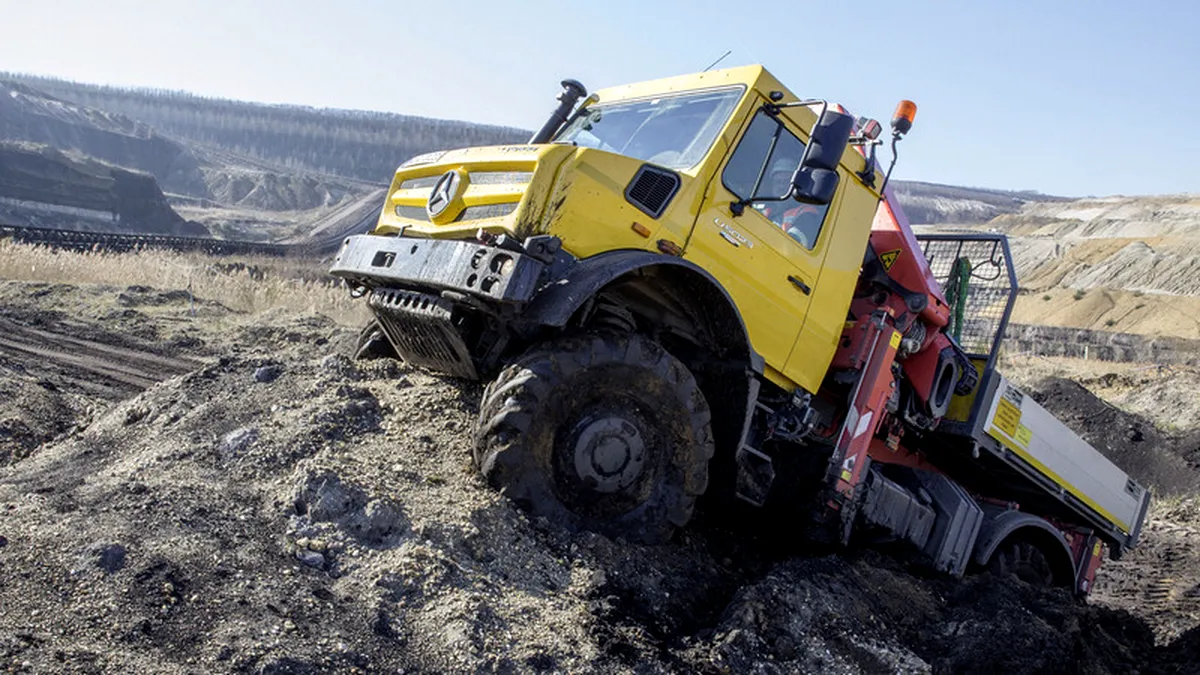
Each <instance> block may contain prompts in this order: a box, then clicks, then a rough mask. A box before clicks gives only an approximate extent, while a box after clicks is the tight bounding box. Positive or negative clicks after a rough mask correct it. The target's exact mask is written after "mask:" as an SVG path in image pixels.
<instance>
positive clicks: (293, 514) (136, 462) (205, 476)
mask: <svg viewBox="0 0 1200 675" xmlns="http://www.w3.org/2000/svg"><path fill="white" fill-rule="evenodd" d="M122 291H124V289H113V290H112V291H111V295H113V296H115V295H116V294H118V293H120V292H122ZM61 292H62V293H68V294H69V293H74V294H75V295H74V298H75V300H77V301H79V302H83V301H84V300H87V301H88V302H99V301H102V300H103V299H104V294H105V293H106V292H108V291H96V290H95V289H81V290H78V291H74V292H72V291H68V290H62V291H61ZM16 297H18V296H13V297H12V298H10V299H9V303H10V304H13V303H19V300H17V299H15V298H16ZM137 311H139V312H143V314H142V316H141V318H140V319H139V320H140V321H141V322H142V323H147V324H149V325H151V326H153V327H154V330H156V331H158V332H159V334H160V335H162V336H163V339H164V340H169V339H172V336H176V337H177V336H180V335H185V336H188V337H190V338H191V339H192V340H195V341H196V342H192V343H189V344H193V345H195V344H202V345H203V349H199V348H196V350H195V351H193V352H190V354H191V357H194V358H197V359H200V360H201V361H202V364H201V365H199V366H197V367H195V368H193V369H191V370H190V371H188V372H185V373H182V374H177V375H173V376H170V377H166V378H165V379H163V381H161V382H158V383H154V384H150V385H148V386H147V387H146V388H145V389H144V390H143V391H140V392H137V393H132V394H130V395H129V396H127V397H125V398H121V399H120V400H116V401H113V400H106V399H103V398H101V397H98V396H94V397H92V398H87V396H86V395H85V394H86V392H82V393H78V396H79V399H78V400H77V401H76V403H75V405H77V406H79V407H81V410H84V411H83V412H81V413H79V414H75V413H70V414H67V413H64V416H63V419H62V421H61V424H60V426H59V427H56V428H54V429H47V430H46V431H45V432H44V433H42V434H41V435H40V436H37V438H36V439H35V441H31V443H32V444H31V445H30V446H28V447H25V446H22V449H21V451H20V452H19V453H14V454H13V455H12V456H11V457H10V459H9V460H8V462H7V464H6V465H3V466H0V607H3V611H2V612H0V669H7V670H10V671H14V672H63V673H68V672H70V673H75V672H106V673H107V672H111V673H129V672H180V673H207V672H237V673H316V672H400V671H403V672H597V673H609V672H646V673H653V672H688V673H691V672H697V673H733V672H738V673H741V672H748V673H795V672H813V673H891V672H896V673H929V672H934V673H1130V672H1145V673H1186V672H1192V671H1193V670H1194V668H1193V664H1195V663H1196V661H1195V657H1197V656H1200V654H1198V653H1197V651H1198V649H1200V638H1197V635H1196V630H1195V629H1192V630H1190V631H1188V632H1183V631H1180V635H1179V636H1178V637H1177V638H1175V639H1173V640H1172V641H1169V642H1168V641H1166V640H1164V639H1161V638H1162V636H1161V634H1159V633H1156V630H1157V627H1156V624H1154V623H1153V617H1149V618H1148V617H1147V616H1143V615H1141V614H1139V613H1138V608H1137V605H1136V603H1134V602H1130V603H1128V604H1126V605H1122V606H1120V607H1114V606H1108V605H1105V604H1101V603H1099V602H1090V603H1084V602H1079V601H1076V600H1074V599H1072V598H1070V597H1067V596H1066V595H1065V594H1064V593H1062V592H1059V591H1052V590H1039V589H1034V588H1031V587H1029V586H1027V585H1025V584H1023V583H1022V582H1020V581H1019V580H1017V579H1015V578H992V577H990V576H986V575H983V576H976V577H971V578H969V579H967V580H966V581H961V582H960V581H954V580H950V579H946V578H943V577H940V576H936V575H931V574H926V573H923V572H922V571H921V570H920V568H918V567H911V566H910V565H909V563H907V562H905V561H903V560H901V559H899V558H896V557H891V556H889V555H886V554H884V553H881V552H876V551H865V550H864V551H859V550H854V551H843V552H840V553H832V552H829V551H817V550H813V549H811V548H808V547H807V546H806V545H804V544H803V543H801V542H802V541H803V540H802V539H801V538H800V537H799V533H798V532H793V531H790V530H789V529H788V526H787V524H786V523H781V524H777V525H776V526H775V528H774V529H772V530H770V531H769V534H763V532H762V530H761V529H759V530H758V534H756V535H753V536H751V535H748V534H746V533H745V532H744V531H742V528H738V527H731V526H730V524H729V522H728V520H722V519H717V518H714V517H712V515H713V514H711V513H704V512H702V513H701V514H700V516H699V518H698V519H697V521H696V522H695V523H694V524H693V525H692V526H689V528H687V529H686V530H685V531H683V532H682V533H681V534H680V535H679V536H678V537H677V538H676V540H675V541H673V542H672V543H670V544H668V545H664V546H656V547H652V546H641V545H634V544H630V543H628V542H623V541H620V540H614V539H610V538H608V537H604V536H601V535H597V534H591V533H578V534H572V533H567V532H563V531H561V530H557V529H554V528H550V527H548V526H546V525H545V524H544V523H540V522H537V521H535V520H531V519H530V518H528V517H527V516H526V515H525V514H524V513H522V512H521V511H520V510H519V509H517V508H515V507H514V506H513V505H512V504H511V503H510V502H509V501H508V500H507V499H506V498H504V497H503V496H502V495H499V494H497V493H495V492H494V491H492V490H489V489H487V488H486V486H484V484H483V483H482V481H481V480H480V479H479V478H478V477H477V476H476V474H475V472H474V470H473V469H472V468H471V467H470V464H469V457H470V439H471V427H472V424H473V418H474V415H475V413H476V409H477V401H478V397H479V389H478V387H475V386H471V385H463V384H462V383H460V382H456V381H453V380H450V379H446V378H440V377H436V376H433V375H430V374H427V373H424V372H421V371H419V370H416V369H413V368H410V367H408V366H406V365H404V364H401V363H397V362H393V361H387V360H384V361H375V362H351V361H349V360H348V359H346V358H345V357H344V356H342V355H341V354H344V353H346V350H347V349H348V348H349V346H350V345H351V343H352V341H353V338H354V336H355V331H354V330H352V329H348V328H343V327H339V326H337V325H334V324H333V323H332V322H331V321H329V320H327V319H324V318H323V317H320V316H315V315H290V314H287V313H282V312H275V313H271V314H269V315H265V316H256V317H249V316H236V315H232V314H230V313H227V312H221V311H218V310H216V309H214V310H212V312H210V315H209V316H207V317H192V316H191V315H190V314H189V313H188V307H187V305H186V303H184V302H179V303H176V304H171V302H165V303H164V304H163V305H159V306H156V307H155V310H154V312H150V311H149V310H145V309H144V308H139V309H138V310H137ZM101 314H102V313H101ZM86 315H87V313H86V312H85V313H82V314H76V315H74V316H73V320H75V321H84V320H85V319H84V318H80V317H81V316H86ZM14 316H15V315H14ZM14 320H15V319H14ZM104 325H105V324H104V322H103V320H100V319H97V320H96V322H95V325H94V326H93V328H95V330H94V331H93V332H92V333H89V334H88V335H89V339H92V340H94V341H101V342H102V341H103V338H102V336H103V334H104V333H103V330H101V329H102V328H103V326H104ZM50 328H53V326H51V327H50ZM47 330H49V328H48V329H47ZM122 346H123V348H131V347H130V345H129V344H128V343H123V345H122ZM5 358H6V359H8V361H6V362H5V363H6V368H7V370H0V386H8V387H14V388H15V389H14V391H19V392H21V395H22V396H23V397H24V398H26V399H27V400H28V402H29V403H28V405H29V406H32V407H33V408H35V409H38V410H41V409H43V408H47V407H54V406H56V405H57V403H56V401H55V400H53V399H47V400H46V402H45V403H38V401H39V400H40V399H38V398H37V397H35V396H34V395H33V394H34V393H35V392H36V389H34V388H35V387H43V388H44V387H45V385H43V384H41V383H39V382H38V381H36V380H33V381H31V380H27V379H21V377H20V376H19V375H20V372H19V371H20V370H21V368H22V367H24V368H26V369H30V368H33V367H34V366H35V365H36V364H34V363H31V362H23V361H21V357H19V356H11V357H10V356H7V355H6V357H5ZM41 377H42V379H46V380H47V382H48V383H49V384H50V385H51V386H54V387H58V388H59V389H60V390H61V389H63V388H65V387H69V385H70V383H69V382H66V381H63V382H55V378H56V377H59V375H55V374H54V373H53V372H50V371H47V372H46V373H44V374H43V375H42V376H41ZM26 394H28V395H26ZM13 410H17V408H13ZM21 415H22V413H20V412H14V413H12V417H13V418H21ZM710 508H711V507H710ZM1189 513H1190V512H1189ZM1189 517H1190V516H1189ZM1181 518H1182V516H1181ZM1187 522H1191V521H1187ZM1176 527H1180V528H1183V527H1185V526H1184V525H1177V526H1176ZM1186 527H1190V525H1187V526H1186ZM1151 534H1153V532H1151V533H1148V536H1150V535H1151ZM1128 579H1129V580H1130V583H1137V581H1136V578H1135V577H1134V576H1133V575H1130V576H1128ZM1181 625H1182V624H1181ZM1156 637H1158V638H1159V640H1158V643H1157V644H1156Z"/></svg>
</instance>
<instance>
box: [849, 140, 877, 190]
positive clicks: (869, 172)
mask: <svg viewBox="0 0 1200 675" xmlns="http://www.w3.org/2000/svg"><path fill="white" fill-rule="evenodd" d="M854 140H855V139H850V144H851V145H867V146H870V148H871V152H870V154H869V155H867V158H866V159H867V166H866V167H865V168H863V170H862V171H859V172H858V179H859V180H861V181H862V182H863V185H866V186H867V187H871V188H873V187H875V148H876V147H877V146H878V145H879V144H880V143H882V142H883V141H879V140H874V141H859V142H858V143H855V142H854Z"/></svg>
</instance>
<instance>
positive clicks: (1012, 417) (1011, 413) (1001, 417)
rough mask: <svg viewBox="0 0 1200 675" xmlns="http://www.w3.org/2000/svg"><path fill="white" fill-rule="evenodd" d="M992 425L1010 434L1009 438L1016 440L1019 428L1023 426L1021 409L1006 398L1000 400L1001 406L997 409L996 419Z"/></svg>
mask: <svg viewBox="0 0 1200 675" xmlns="http://www.w3.org/2000/svg"><path fill="white" fill-rule="evenodd" d="M992 424H994V425H995V426H996V428H997V429H999V430H1000V431H1003V432H1004V433H1006V434H1008V437H1009V438H1016V436H1017V426H1018V425H1020V424H1021V409H1020V408H1018V407H1017V406H1015V405H1013V404H1012V402H1011V401H1009V400H1008V399H1006V398H1002V399H1000V405H998V406H997V407H996V417H995V419H993V420H992Z"/></svg>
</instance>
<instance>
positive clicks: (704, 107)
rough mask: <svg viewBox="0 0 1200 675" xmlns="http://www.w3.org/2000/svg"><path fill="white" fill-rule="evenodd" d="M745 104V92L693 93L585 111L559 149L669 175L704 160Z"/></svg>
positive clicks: (561, 135) (569, 128) (566, 131)
mask: <svg viewBox="0 0 1200 675" xmlns="http://www.w3.org/2000/svg"><path fill="white" fill-rule="evenodd" d="M741 98H742V88H741V87H737V88H731V89H721V90H717V91H705V92H691V93H685V94H674V95H670V96H660V97H658V98H651V99H641V100H638V101H619V102H616V103H609V104H602V105H595V106H591V107H589V108H587V109H585V110H584V111H583V112H582V114H580V115H579V116H578V117H577V118H576V119H575V120H574V121H573V122H571V124H570V125H569V126H567V128H565V129H563V130H562V131H561V132H560V133H559V134H558V137H557V138H555V142H557V143H573V144H575V145H578V146H580V147H584V148H599V149H600V150H607V151H609V152H616V153H619V154H622V155H626V156H628V157H634V158H637V159H641V160H645V161H647V162H651V163H654V164H658V165H659V166H664V167H666V168H668V169H686V168H688V167H690V166H694V165H695V164H696V163H697V162H699V161H700V160H701V159H703V158H704V155H705V153H707V152H708V149H709V148H710V147H712V144H713V140H714V139H716V137H717V134H719V133H720V132H721V128H722V127H724V126H725V122H726V121H728V120H729V115H730V114H732V112H733V108H734V106H736V105H737V102H738V101H739V100H741Z"/></svg>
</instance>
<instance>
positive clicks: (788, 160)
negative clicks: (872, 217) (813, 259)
mask: <svg viewBox="0 0 1200 675" xmlns="http://www.w3.org/2000/svg"><path fill="white" fill-rule="evenodd" d="M803 155H804V143H803V142H802V141H801V140H800V139H799V138H796V136H795V135H794V134H792V133H791V132H790V131H788V130H787V129H786V128H784V126H783V125H782V124H780V123H779V122H778V121H776V120H775V119H774V118H772V117H771V116H770V115H768V114H766V113H765V112H763V111H761V110H760V111H759V112H758V114H756V115H755V116H754V120H753V121H751V122H750V127H749V128H748V129H746V133H745V134H744V135H743V136H742V140H741V141H740V142H739V143H738V146H737V149H735V150H734V151H733V155H732V156H731V157H730V158H729V163H728V164H726V165H725V172H724V173H723V174H722V175H721V180H722V181H723V182H724V183H725V187H726V188H728V189H729V191H730V192H732V193H733V194H734V195H736V196H738V197H739V198H741V199H748V200H751V202H750V206H751V207H752V208H754V209H755V210H757V211H758V212H759V213H761V214H762V215H763V216H765V217H766V218H767V219H768V220H770V221H771V222H772V223H775V224H776V225H778V226H779V227H780V228H781V229H782V230H783V231H784V232H787V233H788V234H789V235H790V236H791V237H792V238H793V239H795V240H796V241H797V242H799V243H800V245H801V246H803V247H804V248H806V249H810V250H811V249H812V247H813V246H815V245H816V243H817V237H818V235H820V233H821V225H822V224H823V223H824V222H825V214H826V212H827V211H829V206H828V205H825V206H814V205H812V204H801V203H800V202H797V201H794V200H791V199H786V200H779V199H778V198H779V197H780V196H783V195H786V194H788V192H789V191H790V188H791V183H792V174H793V173H795V171H796V167H797V166H799V165H800V158H801V157H802V156H803ZM764 168H765V170H764ZM760 175H761V180H760V178H759V176H760ZM755 199H758V200H761V201H753V200H755Z"/></svg>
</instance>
